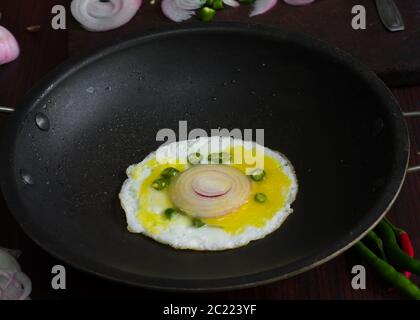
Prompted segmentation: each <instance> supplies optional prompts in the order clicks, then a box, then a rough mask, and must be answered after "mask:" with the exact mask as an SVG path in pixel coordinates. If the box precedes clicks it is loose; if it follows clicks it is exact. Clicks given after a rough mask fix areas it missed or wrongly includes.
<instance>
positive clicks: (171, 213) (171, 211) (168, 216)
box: [163, 208, 178, 220]
mask: <svg viewBox="0 0 420 320" xmlns="http://www.w3.org/2000/svg"><path fill="white" fill-rule="evenodd" d="M177 213H178V211H176V209H174V208H168V209H166V210H165V212H164V213H163V214H164V215H165V217H166V219H168V220H171V219H172V217H173V216H174V215H176V214H177Z"/></svg>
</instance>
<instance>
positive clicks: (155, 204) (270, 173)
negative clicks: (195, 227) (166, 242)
mask: <svg viewBox="0 0 420 320" xmlns="http://www.w3.org/2000/svg"><path fill="white" fill-rule="evenodd" d="M237 148H241V149H242V150H240V151H241V152H242V153H243V155H245V154H246V153H247V152H248V153H251V152H253V151H252V150H247V149H245V148H243V147H236V148H232V149H231V152H230V153H231V156H233V155H234V154H238V153H237V151H238V150H237ZM232 162H235V161H232ZM230 165H231V166H234V167H236V168H237V169H239V170H241V171H242V172H244V174H245V172H246V169H247V168H250V167H253V165H252V164H251V165H249V164H246V163H241V164H235V163H232V164H230ZM167 167H174V168H176V169H178V170H179V171H180V172H182V171H184V170H186V169H188V165H185V164H175V165H174V164H170V165H169V164H160V163H158V162H157V161H156V159H151V160H150V161H149V162H147V163H145V164H144V165H143V166H142V167H140V168H138V170H146V169H147V168H149V169H150V170H151V173H150V175H149V176H148V177H147V178H146V179H145V180H144V181H143V183H142V186H141V188H140V191H139V201H140V202H141V203H140V205H139V208H140V210H139V212H138V213H137V219H138V220H139V221H140V222H141V224H142V225H143V227H144V228H146V229H147V230H148V231H149V232H151V233H154V234H156V233H159V231H161V230H163V229H164V228H166V227H167V226H168V225H169V223H171V220H168V219H167V218H166V217H165V215H164V214H163V212H164V210H165V209H166V208H172V207H173V204H172V203H171V201H170V199H169V196H168V192H167V189H164V190H160V191H158V190H154V189H153V188H152V187H151V185H152V183H153V181H154V180H156V179H158V178H160V174H161V172H162V171H163V170H164V169H165V168H167ZM138 170H133V171H134V172H133V173H132V175H133V178H134V179H135V178H136V175H137V176H138V175H139V174H140V173H141V171H138ZM264 171H265V173H266V175H265V178H264V179H263V180H261V181H252V190H251V193H250V195H249V198H248V201H247V202H246V203H245V204H243V205H242V206H241V207H239V208H238V209H236V210H234V211H232V212H231V213H229V214H226V215H224V216H221V217H215V218H205V219H202V221H203V222H204V223H206V224H207V225H210V226H214V227H219V228H223V230H224V231H226V232H229V233H231V234H239V233H241V232H242V231H243V230H244V229H245V228H246V227H248V226H253V227H256V228H261V227H263V226H264V225H265V224H266V222H267V221H268V220H270V219H271V218H273V216H274V215H275V214H276V213H277V212H278V211H280V210H281V209H282V208H283V206H284V205H285V203H286V200H287V195H288V192H289V190H290V187H291V183H292V181H291V179H290V178H289V177H288V176H287V175H286V173H285V172H284V168H283V167H282V165H281V163H279V161H278V160H276V159H274V158H272V157H270V156H269V155H267V154H266V155H264ZM256 193H264V194H265V195H266V196H267V198H266V201H265V202H263V203H260V202H257V201H255V200H254V196H255V194H256Z"/></svg>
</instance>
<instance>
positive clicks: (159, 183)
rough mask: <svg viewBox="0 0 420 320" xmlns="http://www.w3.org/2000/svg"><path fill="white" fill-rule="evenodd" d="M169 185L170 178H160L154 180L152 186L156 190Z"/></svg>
mask: <svg viewBox="0 0 420 320" xmlns="http://www.w3.org/2000/svg"><path fill="white" fill-rule="evenodd" d="M167 186H168V180H167V179H165V178H159V179H156V180H155V181H153V182H152V188H153V189H156V190H163V189H165V188H166V187H167Z"/></svg>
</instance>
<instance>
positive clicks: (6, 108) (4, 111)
mask: <svg viewBox="0 0 420 320" xmlns="http://www.w3.org/2000/svg"><path fill="white" fill-rule="evenodd" d="M14 111H15V109H13V108H8V107H2V106H0V112H3V113H12V112H14Z"/></svg>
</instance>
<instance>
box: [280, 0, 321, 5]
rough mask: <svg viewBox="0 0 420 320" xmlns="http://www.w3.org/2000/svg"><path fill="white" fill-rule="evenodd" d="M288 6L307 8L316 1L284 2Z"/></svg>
mask: <svg viewBox="0 0 420 320" xmlns="http://www.w3.org/2000/svg"><path fill="white" fill-rule="evenodd" d="M283 1H284V2H286V3H287V4H290V5H291V6H306V5H307V4H311V3H312V2H314V1H315V0H283Z"/></svg>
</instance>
